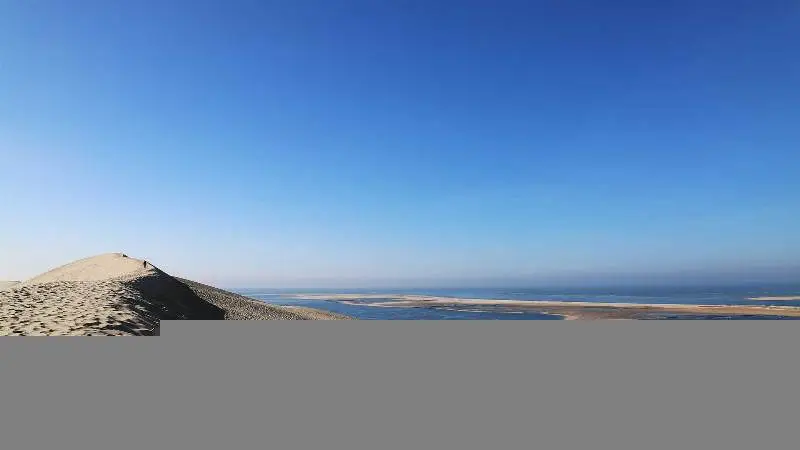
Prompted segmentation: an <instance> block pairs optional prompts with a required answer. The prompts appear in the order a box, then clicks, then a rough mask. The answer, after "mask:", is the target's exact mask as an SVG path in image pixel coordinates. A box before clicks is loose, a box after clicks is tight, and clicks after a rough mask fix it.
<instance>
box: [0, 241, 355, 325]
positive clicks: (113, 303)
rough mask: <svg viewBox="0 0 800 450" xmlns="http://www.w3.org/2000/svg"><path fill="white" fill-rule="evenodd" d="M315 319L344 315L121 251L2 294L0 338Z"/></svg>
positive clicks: (71, 267) (5, 290)
mask: <svg viewBox="0 0 800 450" xmlns="http://www.w3.org/2000/svg"><path fill="white" fill-rule="evenodd" d="M320 318H325V319H338V318H342V316H339V315H335V314H328V313H325V312H323V311H317V312H315V313H313V314H311V313H309V312H303V311H297V310H291V309H288V308H282V307H278V306H272V305H266V304H263V303H261V302H258V301H256V300H251V299H248V298H246V297H242V296H240V295H236V294H233V293H230V292H226V291H223V290H221V289H216V288H213V287H211V286H206V285H202V284H200V283H195V282H192V281H188V280H179V279H176V278H174V277H172V276H170V275H168V274H166V273H164V272H162V271H161V270H159V269H158V268H156V267H154V266H153V265H152V264H150V263H148V262H145V261H142V260H139V259H135V258H129V257H127V256H125V255H123V254H120V253H110V254H105V255H99V256H95V257H92V258H86V259H82V260H79V261H75V262H73V263H71V264H67V265H65V266H61V267H58V268H56V269H53V270H51V271H49V272H46V273H44V274H42V275H39V276H37V277H35V278H32V279H30V280H27V281H25V282H22V283H19V284H14V285H11V286H9V287H7V288H6V289H4V290H2V291H0V335H153V334H159V323H160V321H161V320H176V319H205V320H214V319H290V320H292V319H293V320H305V319H320Z"/></svg>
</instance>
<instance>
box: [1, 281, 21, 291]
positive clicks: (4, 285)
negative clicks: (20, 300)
mask: <svg viewBox="0 0 800 450" xmlns="http://www.w3.org/2000/svg"><path fill="white" fill-rule="evenodd" d="M17 284H19V281H0V291H2V290H3V289H10V288H11V287H12V286H14V285H17Z"/></svg>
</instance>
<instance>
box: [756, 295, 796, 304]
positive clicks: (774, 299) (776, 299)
mask: <svg viewBox="0 0 800 450" xmlns="http://www.w3.org/2000/svg"><path fill="white" fill-rule="evenodd" d="M747 299H748V300H753V301H759V302H780V301H793V300H800V295H795V296H792V295H788V296H784V297H748V298H747Z"/></svg>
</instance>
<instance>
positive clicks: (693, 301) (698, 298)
mask: <svg viewBox="0 0 800 450" xmlns="http://www.w3.org/2000/svg"><path fill="white" fill-rule="evenodd" d="M231 290H232V291H234V292H237V293H240V294H242V295H246V296H248V297H251V298H254V299H257V300H262V301H265V302H268V303H273V304H279V305H296V306H307V307H311V308H317V309H323V310H327V311H332V312H337V313H342V314H346V315H349V316H352V317H356V318H359V319H375V320H385V319H389V320H420V319H421V320H476V319H478V320H487V319H488V320H561V317H559V316H553V315H550V314H543V313H539V312H532V311H525V310H521V309H520V310H515V309H513V308H508V307H492V306H480V307H475V306H472V305H463V306H457V307H449V306H448V307H441V306H434V307H413V308H406V307H392V308H385V307H376V306H370V303H375V302H381V301H389V300H391V299H392V297H393V296H399V295H426V296H436V297H450V298H469V299H495V300H555V301H565V302H569V301H578V302H600V303H639V304H642V303H654V304H670V303H677V304H690V305H778V306H800V301H753V300H749V298H750V297H768V296H769V297H780V296H800V285H770V286H765V285H743V286H686V287H638V286H637V287H616V288H614V287H604V288H569V289H564V288H561V289H559V288H506V289H500V288H470V289H466V288H449V289H444V288H436V289H268V288H256V289H253V288H250V289H231ZM303 294H308V295H309V296H311V295H314V296H318V295H321V294H354V295H386V298H383V299H381V298H369V299H356V300H354V301H353V302H352V303H356V304H350V303H351V302H348V303H342V302H341V301H337V300H321V299H317V298H303ZM648 318H652V319H662V320H664V319H666V320H670V319H714V320H720V319H722V320H731V319H756V318H757V319H761V320H770V319H772V320H774V319H778V320H781V319H783V320H786V319H790V318H788V317H778V316H776V317H764V316H755V317H753V316H738V317H727V316H713V315H675V314H650V315H649V316H648Z"/></svg>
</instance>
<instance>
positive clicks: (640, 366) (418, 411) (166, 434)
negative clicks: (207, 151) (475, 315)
mask: <svg viewBox="0 0 800 450" xmlns="http://www.w3.org/2000/svg"><path fill="white" fill-rule="evenodd" d="M799 330H800V328H798V326H797V325H796V324H794V323H791V322H779V323H776V322H757V321H752V322H669V323H668V322H574V323H569V322H380V321H369V322H368V321H364V322H356V321H346V322H269V323H267V322H263V323H259V322H239V321H216V322H214V321H209V322H199V321H197V322H186V321H184V322H172V321H170V322H163V323H162V335H161V336H157V337H139V338H8V337H6V338H0V367H1V369H0V394H2V404H1V405H0V439H2V441H1V442H0V448H7V449H13V450H19V449H37V450H39V449H42V448H58V449H73V448H75V449H85V450H90V449H128V448H130V449H142V448H165V449H166V448H168V449H183V448H186V449H205V448H209V449H222V448H231V449H263V448H276V449H295V448H296V449H303V450H308V449H316V448H321V449H339V448H341V449H416V448H419V449H428V448H432V449H450V448H453V449H473V448H474V449H530V448H546V449H562V448H563V449H570V450H574V449H584V448H586V449H606V448H607V449H615V450H617V449H662V448H663V449H683V448H686V449H695V448H701V449H704V450H705V449H717V448H719V449H726V450H727V449H738V448H742V449H783V448H786V449H796V448H798V446H799V445H800V440H798V439H797V430H798V417H800V416H798V414H799V413H800V401H798V400H800V395H799V394H798V389H797V387H796V384H797V380H798V377H800V371H798V361H800V358H798V356H800V350H798V347H800V339H798V338H800V331H799Z"/></svg>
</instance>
